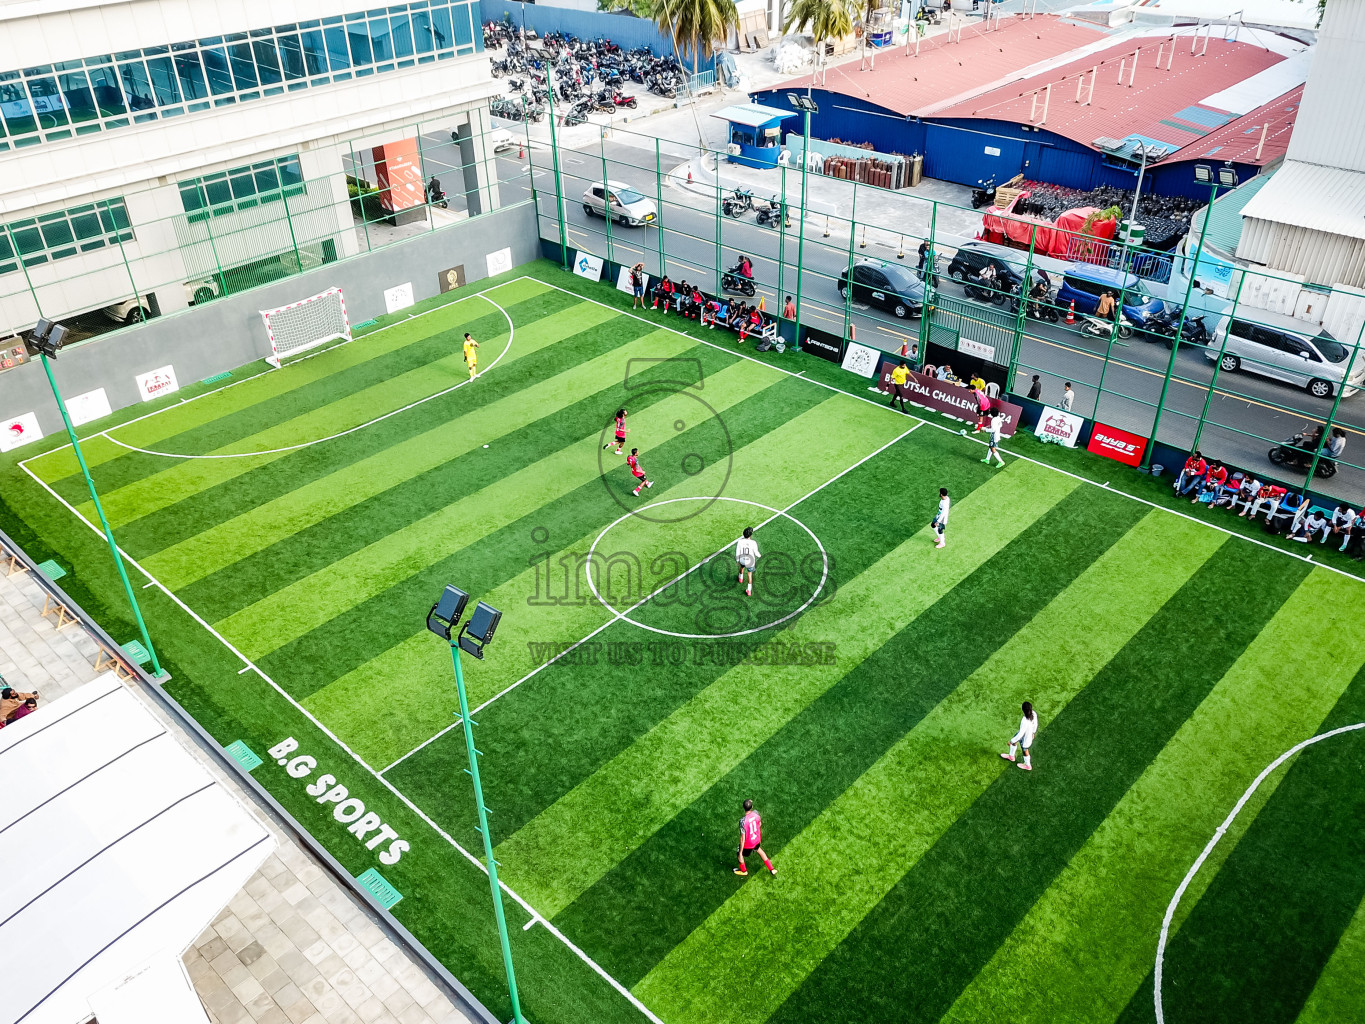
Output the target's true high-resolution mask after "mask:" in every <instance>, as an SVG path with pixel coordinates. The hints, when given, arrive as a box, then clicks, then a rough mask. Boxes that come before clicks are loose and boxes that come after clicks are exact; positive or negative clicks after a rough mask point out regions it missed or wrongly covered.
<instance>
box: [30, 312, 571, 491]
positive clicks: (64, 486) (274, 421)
mask: <svg viewBox="0 0 1365 1024" xmlns="http://www.w3.org/2000/svg"><path fill="white" fill-rule="evenodd" d="M568 298H569V297H567V296H564V295H561V294H559V293H556V292H546V293H544V294H542V295H538V296H535V297H534V298H531V299H526V300H524V301H523V302H519V303H517V304H516V305H514V306H511V307H509V308H508V313H510V314H511V316H512V320H513V322H514V323H516V324H520V325H522V326H527V325H529V324H530V323H532V322H534V321H535V320H539V319H541V318H543V317H545V316H551V315H553V314H554V313H555V312H558V311H560V310H563V309H567V308H571V307H572V306H573V305H574V304H575V303H574V302H573V301H565V300H566V299H568ZM471 301H478V300H471ZM479 304H480V305H481V306H483V307H484V308H485V309H487V308H488V307H487V304H485V303H479ZM466 330H467V331H470V332H471V333H473V334H474V335H475V336H483V337H492V336H500V335H505V334H506V332H507V320H506V319H505V318H504V317H503V315H502V314H501V313H499V312H498V311H497V310H495V309H494V310H489V312H487V313H486V314H483V315H481V316H479V317H478V318H476V319H474V320H470V321H462V322H460V323H459V324H458V325H457V326H456V327H454V328H450V329H449V330H444V331H438V332H436V333H434V334H431V335H429V336H428V337H425V338H423V339H421V340H420V341H414V342H412V343H411V344H409V345H405V346H403V347H402V348H398V349H394V350H393V351H390V352H385V353H382V354H380V355H377V356H375V357H374V358H373V359H371V360H368V361H366V362H364V363H360V364H358V365H356V366H351V367H348V368H346V369H345V370H341V371H339V372H338V373H334V374H330V375H329V376H327V377H324V378H322V379H320V380H317V381H314V382H312V383H310V384H306V385H304V386H303V387H301V388H295V389H293V390H291V391H288V392H286V393H285V394H282V395H276V396H273V397H271V398H268V399H266V400H265V401H263V402H257V403H253V404H251V405H248V406H245V407H243V408H241V409H238V410H236V411H235V412H233V413H230V414H228V415H225V416H221V417H219V418H218V419H215V420H213V421H212V422H211V423H206V424H204V425H202V426H198V427H195V428H193V429H191V430H187V431H182V432H181V433H178V434H174V435H172V436H170V437H167V438H165V439H163V440H161V441H159V442H157V444H155V445H152V446H147V447H154V448H156V450H158V451H165V452H190V453H195V454H206V453H209V452H212V451H215V450H217V449H219V448H222V447H225V446H227V445H230V444H233V443H234V442H237V441H240V440H242V439H243V438H247V437H251V436H253V435H255V434H259V433H260V432H262V431H264V430H268V429H270V428H271V427H274V426H278V425H279V424H281V423H284V422H287V421H288V420H292V419H294V418H296V417H298V416H302V415H305V414H307V413H309V412H312V411H314V410H316V409H319V408H322V407H323V406H326V405H329V404H331V403H333V402H336V401H338V400H340V399H343V398H345V397H346V396H347V395H352V394H356V393H357V392H360V391H363V390H364V389H365V388H368V387H372V386H374V385H376V384H379V383H381V382H383V381H386V380H389V379H390V378H392V377H397V376H399V375H401V374H403V373H406V372H408V371H410V370H413V369H416V368H418V367H421V366H425V365H426V364H428V363H432V362H436V361H437V360H440V359H444V358H447V357H449V356H450V355H451V354H452V353H454V352H457V351H458V347H459V345H458V342H459V339H460V337H461V336H462V334H463V333H464V331H466ZM461 390H472V389H461ZM183 461H184V460H183V459H174V458H167V457H165V456H159V455H145V454H143V453H141V452H129V453H128V454H127V455H125V456H122V457H120V458H117V459H112V460H110V461H109V462H106V463H103V464H102V465H100V466H99V467H98V468H97V469H96V470H95V471H94V474H95V482H96V484H97V485H98V486H99V488H100V489H101V490H113V489H114V488H117V487H123V486H126V485H128V484H132V483H136V482H137V481H139V480H143V479H145V478H147V477H149V476H152V475H153V474H156V473H160V472H164V471H165V470H166V469H168V468H169V467H171V466H173V465H176V464H177V463H179V462H183ZM53 489H54V490H56V491H57V493H58V494H60V495H62V497H64V498H66V499H67V500H68V501H71V502H72V503H73V504H74V503H77V502H79V501H80V500H81V499H82V495H84V497H85V500H88V498H89V495H88V494H86V492H85V484H84V480H83V479H82V478H81V476H80V475H79V474H73V475H71V476H67V477H64V478H63V479H61V480H59V481H57V482H56V483H55V484H53Z"/></svg>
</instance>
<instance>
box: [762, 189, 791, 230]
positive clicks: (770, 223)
mask: <svg viewBox="0 0 1365 1024" xmlns="http://www.w3.org/2000/svg"><path fill="white" fill-rule="evenodd" d="M753 203H754V223H756V224H758V225H759V227H773V228H775V227H777V224H778V221H780V220H781V219H782V213H781V210H782V204H781V203H779V202H778V201H777V196H773V197H772V198H771V199H755V200H754V201H753ZM786 221H787V224H786V226H787V227H791V226H792V215H791V214H790V213H788V214H787V215H786Z"/></svg>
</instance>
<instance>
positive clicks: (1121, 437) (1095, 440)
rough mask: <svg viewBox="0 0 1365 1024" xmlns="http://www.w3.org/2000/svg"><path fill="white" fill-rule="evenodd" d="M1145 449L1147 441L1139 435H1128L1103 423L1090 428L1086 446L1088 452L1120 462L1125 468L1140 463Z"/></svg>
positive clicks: (1126, 432)
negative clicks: (1088, 440) (1088, 441)
mask: <svg viewBox="0 0 1365 1024" xmlns="http://www.w3.org/2000/svg"><path fill="white" fill-rule="evenodd" d="M1146 447H1147V439H1146V438H1145V437H1142V436H1141V435H1140V434H1130V433H1128V431H1126V430H1120V429H1119V428H1118V427H1109V426H1106V425H1105V424H1103V423H1096V424H1095V425H1094V426H1093V427H1092V428H1091V430H1090V443H1089V444H1088V445H1086V448H1087V449H1088V450H1090V451H1092V452H1095V453H1096V454H1098V455H1104V456H1107V457H1108V458H1111V459H1114V460H1115V461H1117V462H1122V463H1123V464H1124V465H1125V466H1136V465H1137V464H1138V463H1139V462H1141V461H1142V452H1143V449H1145V448H1146Z"/></svg>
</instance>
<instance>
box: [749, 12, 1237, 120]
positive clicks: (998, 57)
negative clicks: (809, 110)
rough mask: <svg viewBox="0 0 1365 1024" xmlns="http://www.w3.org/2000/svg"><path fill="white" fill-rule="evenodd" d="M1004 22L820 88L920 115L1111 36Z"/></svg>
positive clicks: (881, 56) (930, 43)
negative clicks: (934, 107) (995, 27)
mask: <svg viewBox="0 0 1365 1024" xmlns="http://www.w3.org/2000/svg"><path fill="white" fill-rule="evenodd" d="M998 24H999V28H997V29H993V30H992V31H989V32H987V31H983V30H982V28H981V26H980V25H971V26H968V27H966V28H964V29H963V30H962V41H961V42H958V43H950V42H948V37H947V35H946V34H941V35H935V36H931V37H930V38H928V39H925V40H922V41H921V42H920V47H919V56H918V57H915V56H907V55H906V52H905V49H904V48H903V47H897V48H895V50H894V51H893V50H889V49H888V50H882V51H880V52H879V53H878V54H877V66H876V68H875V69H874V70H871V71H859V70H858V68H857V67H856V66H853V65H850V64H845V65H843V66H841V67H831V68H829V69H828V71H827V73H826V75H825V84H824V85H823V86H817V88H823V89H827V90H829V91H830V92H837V93H842V94H843V95H845V96H856V97H858V98H859V99H870V100H871V101H872V102H873V103H876V104H877V105H878V106H882V107H885V108H887V109H888V110H894V111H896V112H897V113H900V114H915V113H919V112H920V111H921V108H923V107H925V106H927V105H930V104H934V103H941V102H943V101H944V100H952V99H953V98H954V97H957V96H962V95H965V94H968V93H970V92H971V91H972V90H973V89H979V88H981V87H982V86H984V85H989V84H990V83H991V82H998V81H1002V80H1004V79H1007V78H1008V77H1009V76H1010V75H1011V74H1015V73H1017V72H1019V71H1021V70H1022V69H1024V68H1027V67H1031V66H1032V65H1034V64H1037V63H1038V62H1040V61H1045V60H1052V59H1054V58H1057V57H1060V56H1062V55H1063V54H1065V53H1070V52H1071V51H1072V50H1074V49H1076V48H1077V47H1081V46H1088V45H1090V44H1092V43H1095V42H1096V41H1097V40H1100V39H1102V38H1104V36H1105V35H1106V33H1105V32H1103V31H1102V30H1100V29H1097V28H1094V27H1092V26H1089V25H1080V24H1077V23H1076V22H1068V21H1063V20H1061V19H1060V18H1058V17H1056V16H1054V15H1040V16H1039V17H1036V18H1019V17H1013V18H1009V17H1005V18H1001V19H1000V21H999V22H998ZM810 84H811V76H810V75H809V74H807V75H803V76H801V77H800V78H794V79H792V80H791V81H789V82H783V83H782V84H781V85H779V86H774V87H773V88H774V89H776V90H781V89H796V88H804V87H806V86H807V85H810ZM1011 88H1013V87H1011ZM1055 91H1056V90H1054V92H1055ZM1209 91H1212V90H1209ZM1025 114H1026V115H1027V111H1026V112H1025Z"/></svg>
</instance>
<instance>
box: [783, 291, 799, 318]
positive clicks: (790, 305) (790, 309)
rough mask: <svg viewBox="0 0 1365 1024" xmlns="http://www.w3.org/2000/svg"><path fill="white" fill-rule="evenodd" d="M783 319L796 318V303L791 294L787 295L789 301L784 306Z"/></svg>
mask: <svg viewBox="0 0 1365 1024" xmlns="http://www.w3.org/2000/svg"><path fill="white" fill-rule="evenodd" d="M782 319H784V320H795V319H796V303H795V302H793V301H792V297H791V296H790V295H788V296H787V302H786V304H785V305H784V306H783V307H782Z"/></svg>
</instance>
